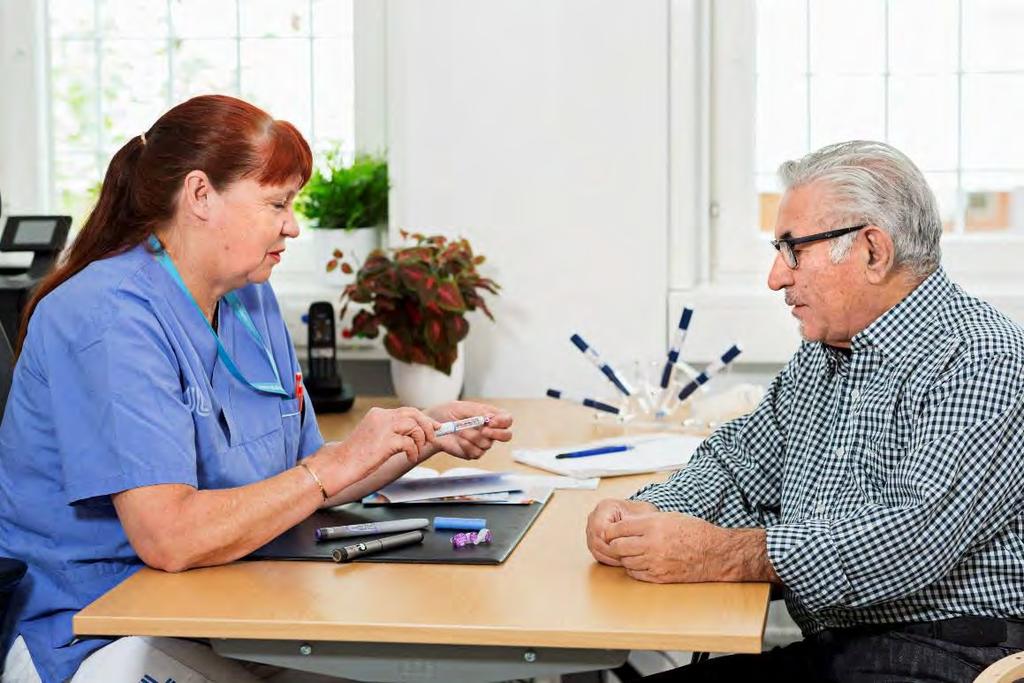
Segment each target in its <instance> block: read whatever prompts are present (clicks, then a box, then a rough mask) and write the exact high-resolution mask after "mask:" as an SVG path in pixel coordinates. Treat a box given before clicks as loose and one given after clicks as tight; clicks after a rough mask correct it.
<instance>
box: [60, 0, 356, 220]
mask: <svg viewBox="0 0 1024 683" xmlns="http://www.w3.org/2000/svg"><path fill="white" fill-rule="evenodd" d="M46 12H47V22H46V23H47V29H48V42H49V62H50V70H49V72H50V79H51V82H50V98H49V102H50V121H51V127H50V136H49V138H50V143H51V154H52V164H51V167H52V169H53V171H52V181H51V182H52V188H53V196H54V206H55V208H56V210H57V211H58V212H60V213H68V214H70V215H72V216H74V217H75V224H76V225H81V221H82V219H84V217H85V214H86V212H87V211H88V209H89V207H90V206H91V204H92V202H93V200H94V198H95V192H96V189H97V187H98V184H99V182H100V181H101V180H102V177H103V173H104V172H105V171H106V167H107V164H108V162H109V160H110V158H111V156H113V154H114V152H116V151H117V149H119V148H120V147H121V146H122V145H123V144H124V143H125V142H126V141H127V140H128V139H129V138H130V137H132V136H133V135H138V134H139V133H142V132H144V131H145V130H146V129H148V128H149V126H150V125H152V123H153V122H154V121H155V120H156V119H157V118H158V117H159V116H160V114H162V113H163V112H164V111H166V110H167V109H169V108H170V107H171V106H172V105H173V104H176V103H178V102H181V101H183V100H186V99H188V98H189V97H192V96H194V95H199V94H204V93H223V94H229V95H235V96H237V97H241V98H242V99H245V100H248V101H250V102H252V103H254V104H256V105H257V106H260V107H262V108H264V109H266V110H267V111H269V112H270V113H271V114H272V115H273V116H274V117H276V118H281V119H287V120H288V121H291V122H292V123H294V124H295V125H296V126H297V127H298V128H299V130H300V131H302V133H303V135H305V136H306V139H307V140H308V141H309V142H310V145H311V146H312V147H313V150H314V153H318V152H323V151H325V150H327V149H330V148H332V147H334V146H339V145H344V148H343V149H344V150H345V151H346V152H349V153H351V152H352V151H353V148H352V145H353V143H354V138H355V135H354V128H355V124H354V119H355V112H354V91H355V85H354V70H353V62H354V59H353V3H352V0H216V1H211V0H148V1H146V2H139V1H138V0H47V4H46Z"/></svg>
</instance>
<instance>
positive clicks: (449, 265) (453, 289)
mask: <svg viewBox="0 0 1024 683" xmlns="http://www.w3.org/2000/svg"><path fill="white" fill-rule="evenodd" d="M401 234H402V237H403V239H410V238H411V239H412V240H414V241H415V244H414V245H412V246H408V247H402V248H398V249H388V250H384V249H377V250H376V251H374V252H372V253H371V254H370V255H369V256H368V257H367V258H366V262H365V263H363V265H362V266H361V267H360V268H359V270H358V272H357V273H356V279H355V282H353V283H352V284H350V285H348V286H346V287H345V291H344V294H343V295H342V301H343V302H344V306H343V307H342V310H341V317H342V318H344V317H345V312H346V310H347V309H348V306H349V303H350V302H353V303H357V304H369V308H367V309H364V310H361V311H359V312H358V313H357V314H356V315H355V317H354V318H353V319H352V327H351V329H347V330H343V331H342V335H343V336H344V337H346V338H350V337H353V336H355V337H363V338H366V339H374V338H376V337H377V335H378V334H380V328H381V327H383V328H384V329H385V330H387V334H385V336H384V348H386V349H387V351H388V353H389V354H391V356H392V357H393V358H397V359H398V360H401V361H405V362H406V363H421V364H423V365H429V366H431V367H434V368H436V369H438V370H440V371H441V372H443V373H445V374H451V369H452V363H454V362H455V359H456V357H457V356H458V343H459V342H460V341H462V340H463V339H465V338H466V335H467V334H468V333H469V322H468V321H467V320H466V317H465V314H466V313H467V312H469V311H474V310H476V309H477V308H479V309H480V310H482V311H483V312H484V314H485V315H486V316H487V317H488V318H490V319H491V320H492V321H493V320H494V316H493V315H491V311H490V309H488V308H487V303H486V302H485V301H484V298H483V291H486V292H490V293H491V294H495V295H496V294H497V293H498V290H499V289H500V286H499V285H498V283H496V282H494V281H493V280H490V279H488V278H485V277H481V276H480V274H479V273H478V272H477V270H476V267H477V266H479V265H480V264H482V263H483V262H484V260H485V259H484V257H483V256H475V255H474V254H473V249H472V247H470V245H469V241H468V240H466V239H459V240H452V241H449V240H448V239H447V238H445V237H444V236H442V235H431V236H426V235H422V234H420V233H414V234H412V235H410V234H409V233H407V232H405V231H404V230H403V231H402V233H401ZM338 258H341V256H339V257H338ZM344 265H347V264H343V266H344Z"/></svg>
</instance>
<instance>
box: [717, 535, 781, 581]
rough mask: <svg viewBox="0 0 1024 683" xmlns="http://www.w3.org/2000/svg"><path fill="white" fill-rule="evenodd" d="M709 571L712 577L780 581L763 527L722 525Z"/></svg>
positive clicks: (718, 578)
mask: <svg viewBox="0 0 1024 683" xmlns="http://www.w3.org/2000/svg"><path fill="white" fill-rule="evenodd" d="M721 531H722V533H721V534H720V538H719V540H718V542H717V544H716V547H714V548H711V549H710V550H711V552H712V553H713V555H714V560H713V561H712V563H711V564H713V565H717V567H715V566H712V567H711V568H710V569H711V571H710V572H709V574H710V575H711V576H712V577H715V578H712V579H711V580H713V581H768V582H771V583H775V584H781V583H782V581H781V579H779V575H778V574H776V573H775V568H774V567H773V566H772V563H771V561H770V560H769V559H768V544H767V533H766V532H765V530H764V529H722V530H721Z"/></svg>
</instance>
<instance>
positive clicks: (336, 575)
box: [74, 399, 769, 681]
mask: <svg viewBox="0 0 1024 683" xmlns="http://www.w3.org/2000/svg"><path fill="white" fill-rule="evenodd" d="M495 403H497V404H498V405H500V406H502V407H504V408H506V409H508V410H509V411H510V412H512V414H513V415H514V416H515V418H516V424H515V425H514V430H515V434H516V436H515V440H514V442H513V443H514V444H516V445H517V446H521V447H537V446H548V445H558V444H570V443H578V442H583V441H587V440H590V439H595V438H602V437H606V436H609V435H614V434H616V433H621V429H622V428H621V427H619V426H617V425H614V424H611V423H608V422H597V421H595V419H594V417H593V416H592V415H591V412H590V411H588V410H585V409H583V408H578V407H576V406H573V405H569V404H565V403H560V402H556V401H553V400H503V401H495ZM372 405H381V406H384V407H394V406H395V405H396V403H395V401H394V400H393V399H360V400H359V401H357V403H356V406H355V408H354V409H353V410H352V412H350V413H348V414H345V415H326V416H322V417H321V418H320V427H321V431H322V432H323V434H324V436H325V438H328V439H338V438H341V437H343V436H344V434H345V433H347V432H348V431H349V430H350V429H351V428H352V426H353V425H354V424H355V423H356V422H357V420H358V419H359V417H360V416H361V415H362V414H364V413H365V411H366V410H368V409H369V407H371V406H372ZM478 463H479V464H480V465H481V466H486V467H489V468H494V469H500V470H505V469H522V470H524V471H531V472H535V470H532V469H530V468H525V467H523V466H520V465H517V464H514V463H513V462H512V459H511V447H510V446H509V445H505V444H499V445H497V446H495V448H494V449H493V450H492V452H491V453H489V454H488V455H487V456H486V457H485V458H484V459H482V460H480V461H478ZM430 464H431V466H433V467H435V468H437V469H442V470H443V469H446V468H448V467H452V466H458V465H464V464H465V462H464V461H461V460H458V459H456V458H453V457H450V456H447V455H443V456H437V457H435V458H434V459H432V461H431V462H430ZM654 476H657V475H654ZM654 476H652V475H642V476H630V477H618V478H606V479H603V480H602V482H601V485H600V487H599V488H598V490H597V491H578V490H572V491H566V490H562V491H557V492H555V494H554V495H553V497H552V498H551V500H550V501H549V502H548V504H547V506H546V508H545V509H544V510H543V511H542V512H541V514H540V516H539V518H538V519H537V521H536V522H535V524H534V525H533V527H532V528H531V529H530V531H529V532H528V533H527V534H526V536H525V537H524V539H523V540H522V542H521V543H520V544H519V546H518V547H517V548H516V549H515V551H514V552H513V553H512V555H511V556H510V557H509V559H508V560H507V561H506V562H505V563H504V564H502V565H499V566H469V565H408V564H365V563H364V564H360V563H356V564H344V565H336V564H332V563H323V562H274V561H261V562H236V563H233V564H230V565H227V566H222V567H211V568H205V569H195V570H191V571H188V572H183V573H180V574H167V573H164V572H159V571H155V570H151V569H143V570H141V571H139V572H138V573H137V574H135V575H134V576H132V577H131V578H130V579H128V580H127V581H125V582H124V583H122V584H121V585H119V586H117V587H116V588H114V589H113V590H111V591H110V592H109V593H107V594H105V595H103V596H102V597H101V598H99V599H98V600H96V601H95V602H93V603H92V604H91V605H89V606H88V607H86V608H85V609H83V610H82V611H81V612H80V613H79V614H78V615H77V616H76V617H75V619H74V628H75V632H76V634H78V635H82V636H84V635H105V636H122V635H153V636H178V637H190V638H210V639H211V643H212V644H213V646H214V648H215V649H217V650H218V651H219V652H221V653H223V654H225V655H227V656H232V657H237V658H244V659H251V660H254V661H263V662H267V663H274V664H277V665H280V666H288V667H292V668H298V669H304V670H309V671H318V672H321V673H334V674H335V675H345V676H348V677H354V678H360V677H362V678H364V679H366V680H369V679H375V680H395V681H399V680H410V679H415V680H451V681H454V680H464V681H486V680H505V679H507V678H511V677H515V678H522V677H534V676H543V675H549V674H552V673H564V672H570V671H586V670H593V669H598V668H607V667H612V666H616V665H617V664H618V663H621V661H624V659H625V656H626V654H628V651H629V650H632V649H645V650H685V651H711V652H760V650H761V638H762V635H763V631H764V622H765V616H766V613H767V608H768V600H769V586H768V585H767V584H754V583H749V584H727V583H719V584H692V585H682V584H675V585H655V584H648V583H642V582H639V581H634V580H632V579H630V578H629V577H627V576H626V574H625V573H624V572H623V571H622V570H621V569H619V568H613V567H606V566H603V565H599V564H597V563H595V562H594V560H593V559H592V558H591V556H590V554H589V552H588V551H587V548H586V542H585V538H584V529H585V525H586V516H587V513H588V512H589V511H590V510H591V509H592V508H593V507H594V505H595V504H596V503H597V502H598V501H599V500H601V499H602V498H607V497H625V496H628V495H629V494H631V493H632V492H634V491H635V490H636V489H637V488H639V487H640V486H642V485H643V484H644V483H646V482H647V481H651V480H652V479H653V478H654Z"/></svg>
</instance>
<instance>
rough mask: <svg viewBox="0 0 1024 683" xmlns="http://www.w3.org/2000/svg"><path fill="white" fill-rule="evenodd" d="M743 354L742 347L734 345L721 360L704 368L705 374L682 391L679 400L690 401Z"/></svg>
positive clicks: (696, 378) (698, 376)
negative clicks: (690, 398)
mask: <svg viewBox="0 0 1024 683" xmlns="http://www.w3.org/2000/svg"><path fill="white" fill-rule="evenodd" d="M741 353H743V349H742V348H740V345H739V344H733V345H732V346H731V347H730V348H729V350H728V351H726V352H725V353H723V354H722V356H721V358H719V359H718V360H716V361H715V362H713V363H711V364H710V365H709V366H707V367H706V368H704V372H702V373H700V374H699V375H697V376H696V377H695V378H694V379H693V381H692V382H690V383H689V384H687V385H686V386H685V387H683V389H682V391H680V392H679V400H680V401H685V400H686V399H688V398H689V397H690V395H691V394H692V393H693V392H695V391H697V389H699V388H700V387H701V385H703V384H707V382H708V380H710V379H711V378H712V377H714V376H715V375H717V374H718V373H720V372H721V371H722V370H724V369H725V368H726V367H728V365H729V363H732V362H733V361H734V360H735V359H736V356H738V355H740V354H741Z"/></svg>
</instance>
